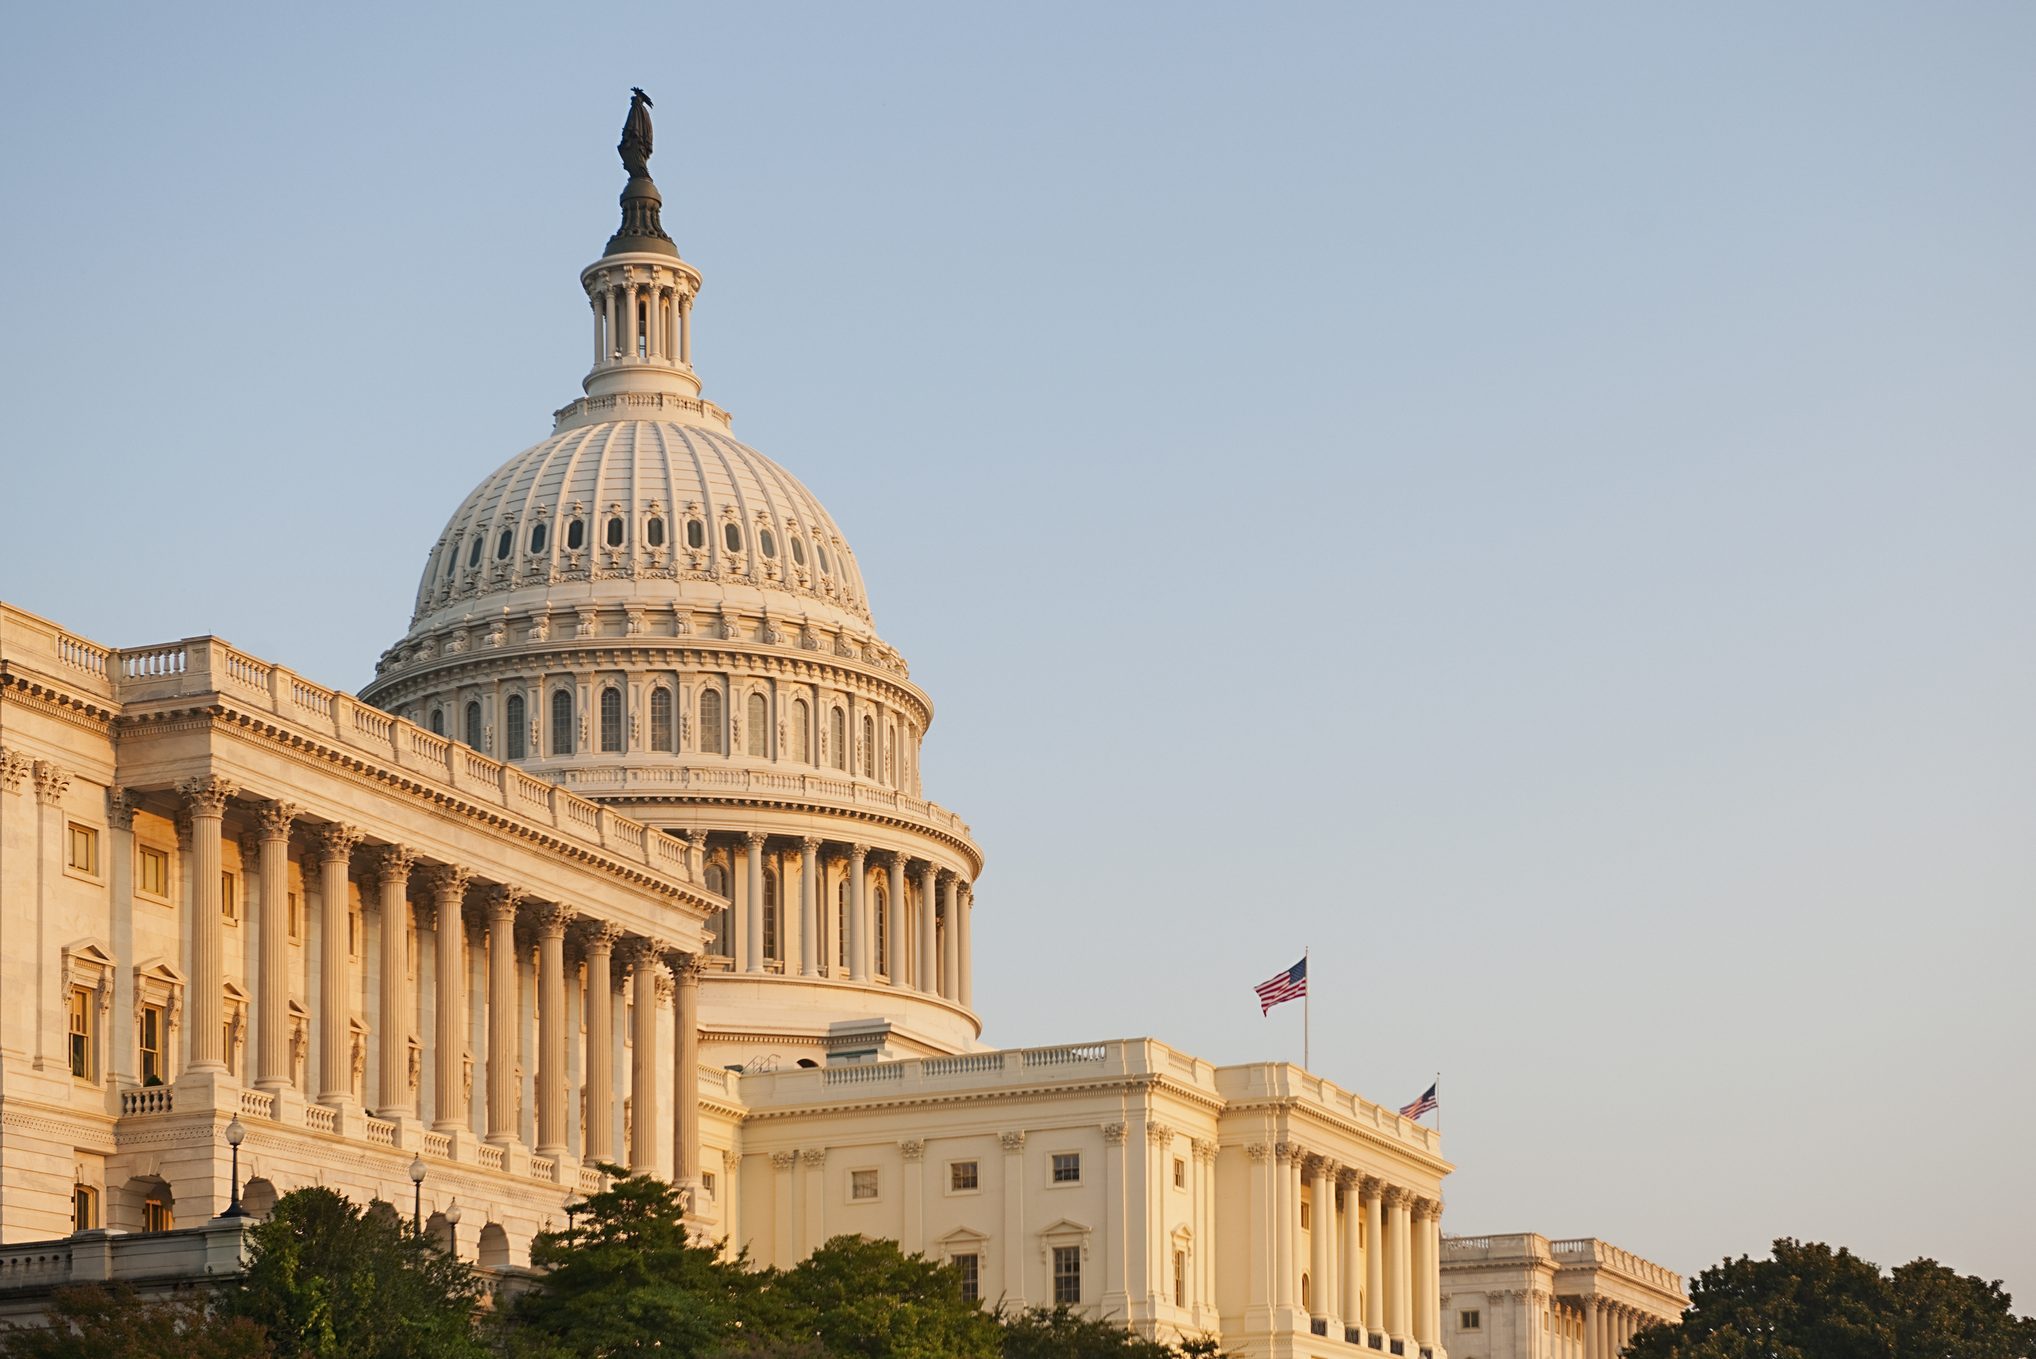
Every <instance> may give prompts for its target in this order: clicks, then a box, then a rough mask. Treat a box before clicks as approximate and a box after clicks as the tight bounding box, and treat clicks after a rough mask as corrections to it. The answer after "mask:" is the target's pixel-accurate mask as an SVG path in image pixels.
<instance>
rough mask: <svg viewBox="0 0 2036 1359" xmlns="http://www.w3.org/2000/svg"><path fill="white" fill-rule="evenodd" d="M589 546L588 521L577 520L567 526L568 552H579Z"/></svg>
mask: <svg viewBox="0 0 2036 1359" xmlns="http://www.w3.org/2000/svg"><path fill="white" fill-rule="evenodd" d="M586 545H587V521H586V520H584V519H575V520H573V522H572V523H570V524H567V525H566V551H568V552H578V551H579V550H580V549H581V548H583V547H585V546H586Z"/></svg>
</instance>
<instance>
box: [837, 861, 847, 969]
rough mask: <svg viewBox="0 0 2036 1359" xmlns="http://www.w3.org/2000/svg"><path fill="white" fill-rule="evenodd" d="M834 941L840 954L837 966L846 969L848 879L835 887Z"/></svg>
mask: <svg viewBox="0 0 2036 1359" xmlns="http://www.w3.org/2000/svg"><path fill="white" fill-rule="evenodd" d="M834 943H835V952H836V953H837V954H838V955H839V957H838V959H837V961H836V963H835V966H837V967H839V968H842V969H843V970H846V969H847V967H848V879H847V878H843V879H842V880H841V885H840V886H839V887H837V888H835V889H834Z"/></svg>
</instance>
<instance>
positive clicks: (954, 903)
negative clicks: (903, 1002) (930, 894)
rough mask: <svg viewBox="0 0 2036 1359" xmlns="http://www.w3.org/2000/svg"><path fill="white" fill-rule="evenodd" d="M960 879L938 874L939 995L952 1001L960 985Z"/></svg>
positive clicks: (943, 873) (951, 874)
mask: <svg viewBox="0 0 2036 1359" xmlns="http://www.w3.org/2000/svg"><path fill="white" fill-rule="evenodd" d="M960 884H961V878H960V877H959V876H958V875H957V874H954V873H950V872H948V871H947V870H945V869H942V870H941V873H940V898H941V900H940V914H941V917H942V919H943V920H944V922H945V923H944V924H943V925H942V927H941V931H940V994H941V995H943V996H945V997H946V998H947V999H949V1000H953V999H954V998H955V997H956V996H957V995H959V994H960V990H959V988H960V985H961V929H960V927H959V925H958V924H957V923H956V917H958V916H959V915H960V914H961V906H960V905H959V902H960V900H961V890H960Z"/></svg>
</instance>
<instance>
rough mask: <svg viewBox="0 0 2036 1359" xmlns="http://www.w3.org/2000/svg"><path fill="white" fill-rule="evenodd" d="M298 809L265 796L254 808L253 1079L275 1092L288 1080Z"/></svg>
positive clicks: (260, 1087) (264, 1088)
mask: <svg viewBox="0 0 2036 1359" xmlns="http://www.w3.org/2000/svg"><path fill="white" fill-rule="evenodd" d="M297 812H298V809H297V808H296V807H294V806H292V805H291V804H290V803H287V802H265V803H263V804H262V805H261V807H260V808H259V809H258V810H257V811H256V813H255V824H256V825H257V826H259V827H260V835H261V875H262V915H261V958H262V967H261V974H260V976H259V977H258V978H257V979H256V982H255V1085H256V1087H257V1088H259V1089H262V1090H267V1091H269V1092H271V1093H274V1092H275V1091H277V1090H281V1089H282V1088H283V1087H284V1086H286V1085H288V1084H289V1083H290V825H291V823H292V822H294V821H295V820H296V818H297Z"/></svg>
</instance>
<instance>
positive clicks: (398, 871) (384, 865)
mask: <svg viewBox="0 0 2036 1359" xmlns="http://www.w3.org/2000/svg"><path fill="white" fill-rule="evenodd" d="M373 863H374V871H375V878H376V880H377V881H379V882H380V883H381V884H382V885H383V886H385V887H386V886H389V885H391V884H403V883H408V882H409V881H410V870H411V869H412V868H414V867H416V866H417V852H416V851H415V850H412V849H406V848H405V847H403V846H402V845H378V846H376V847H375V850H374V855H373Z"/></svg>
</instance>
